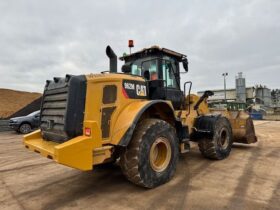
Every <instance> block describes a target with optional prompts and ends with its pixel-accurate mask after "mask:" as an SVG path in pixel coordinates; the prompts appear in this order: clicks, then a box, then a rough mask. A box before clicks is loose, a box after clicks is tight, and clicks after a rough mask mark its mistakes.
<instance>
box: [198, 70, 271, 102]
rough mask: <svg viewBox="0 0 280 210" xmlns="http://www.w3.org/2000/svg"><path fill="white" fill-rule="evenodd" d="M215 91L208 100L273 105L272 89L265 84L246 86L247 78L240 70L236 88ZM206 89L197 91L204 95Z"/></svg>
mask: <svg viewBox="0 0 280 210" xmlns="http://www.w3.org/2000/svg"><path fill="white" fill-rule="evenodd" d="M211 91H213V92H214V96H211V97H210V98H209V99H208V100H209V101H210V102H213V101H222V100H224V99H225V93H226V100H227V101H236V102H242V103H247V104H258V105H261V106H263V107H271V105H272V100H271V90H270V89H269V88H267V87H266V86H264V85H256V86H255V87H246V80H245V78H244V77H243V76H242V72H239V73H238V75H237V76H236V78H235V88H229V89H226V91H225V90H224V89H217V90H211ZM203 93H204V91H199V92H197V94H198V95H202V94H203Z"/></svg>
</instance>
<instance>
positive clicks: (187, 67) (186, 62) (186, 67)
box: [182, 58, 189, 72]
mask: <svg viewBox="0 0 280 210" xmlns="http://www.w3.org/2000/svg"><path fill="white" fill-rule="evenodd" d="M182 63H183V67H184V69H185V71H186V72H188V71H189V62H188V59H187V58H185V59H184V60H183V61H182Z"/></svg>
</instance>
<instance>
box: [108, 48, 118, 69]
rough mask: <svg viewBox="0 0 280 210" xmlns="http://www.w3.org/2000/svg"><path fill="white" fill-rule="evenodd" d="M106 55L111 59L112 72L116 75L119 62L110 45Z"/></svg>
mask: <svg viewBox="0 0 280 210" xmlns="http://www.w3.org/2000/svg"><path fill="white" fill-rule="evenodd" d="M106 55H107V56H108V57H109V59H110V72H111V73H116V72H117V70H118V60H117V59H118V58H117V56H116V54H115V52H114V51H113V50H112V48H111V47H110V46H109V45H108V46H107V47H106Z"/></svg>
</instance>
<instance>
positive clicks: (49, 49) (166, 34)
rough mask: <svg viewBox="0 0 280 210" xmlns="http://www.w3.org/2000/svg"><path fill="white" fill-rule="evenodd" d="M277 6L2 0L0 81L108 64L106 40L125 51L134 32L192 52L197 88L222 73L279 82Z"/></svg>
mask: <svg viewBox="0 0 280 210" xmlns="http://www.w3.org/2000/svg"><path fill="white" fill-rule="evenodd" d="M279 11H280V1H278V0H208V1H207V0H176V1H170V0H169V1H165V0H161V1H151V0H141V1H132V0H111V1H106V0H103V1H97V0H83V1H81V0H80V1H77V0H76V1H72V0H48V1H45V0H40V1H38V0H29V1H27V0H26V1H21V0H9V1H4V0H1V1H0V75H1V76H0V88H9V89H16V90H23V91H31V92H42V91H43V87H44V84H45V81H46V80H47V79H51V78H53V77H56V76H65V74H74V75H80V74H89V73H98V72H100V71H104V70H108V68H109V61H108V58H107V56H106V54H105V48H106V46H107V45H110V46H111V47H112V48H113V49H114V51H115V52H116V54H117V55H118V56H121V55H122V54H123V53H124V52H126V53H128V52H129V49H128V47H127V42H128V40H129V39H133V40H134V43H135V47H134V48H133V49H132V51H137V50H140V49H142V48H145V47H150V46H152V45H159V46H160V47H165V48H169V49H172V50H174V51H178V52H180V53H183V54H186V55H187V56H188V60H189V72H188V73H187V74H183V75H182V81H189V80H191V81H192V82H193V91H199V90H206V89H222V88H223V77H222V73H224V72H227V73H228V76H227V87H229V88H233V87H234V86H235V76H236V75H237V73H238V72H243V75H244V76H245V77H246V85H247V86H254V85H256V84H262V85H266V86H268V87H269V88H280V12H279ZM121 65H122V62H121V61H119V64H118V67H119V71H120V67H121Z"/></svg>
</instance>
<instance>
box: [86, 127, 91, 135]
mask: <svg viewBox="0 0 280 210" xmlns="http://www.w3.org/2000/svg"><path fill="white" fill-rule="evenodd" d="M85 135H86V136H90V135H91V129H90V128H85Z"/></svg>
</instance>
